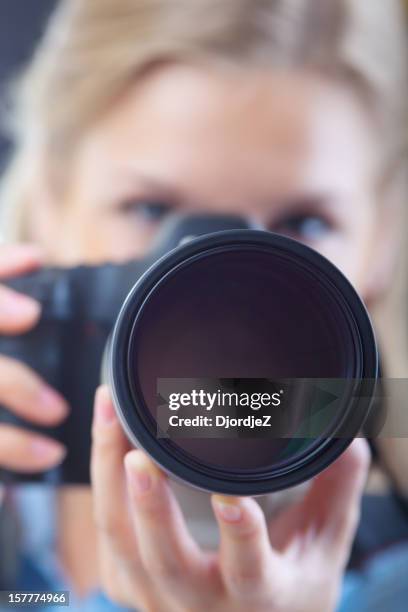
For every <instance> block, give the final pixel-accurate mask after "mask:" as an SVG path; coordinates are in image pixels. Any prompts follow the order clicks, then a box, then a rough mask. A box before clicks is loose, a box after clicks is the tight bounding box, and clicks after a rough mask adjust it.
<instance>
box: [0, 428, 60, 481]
mask: <svg viewBox="0 0 408 612" xmlns="http://www.w3.org/2000/svg"><path fill="white" fill-rule="evenodd" d="M65 454H66V450H65V448H64V446H62V444H60V443H59V442H56V441H54V440H51V439H50V438H46V437H45V436H40V435H38V434H33V433H30V432H28V431H26V430H23V429H19V428H17V427H12V426H11V425H1V426H0V466H1V467H2V468H6V469H9V470H16V471H20V472H42V471H44V470H46V469H49V468H51V467H53V466H55V465H58V464H59V463H61V461H62V460H63V459H64V457H65Z"/></svg>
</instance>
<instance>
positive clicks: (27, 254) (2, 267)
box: [0, 244, 43, 278]
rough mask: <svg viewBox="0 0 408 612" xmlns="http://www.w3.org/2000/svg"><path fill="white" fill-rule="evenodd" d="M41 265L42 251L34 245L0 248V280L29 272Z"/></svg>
mask: <svg viewBox="0 0 408 612" xmlns="http://www.w3.org/2000/svg"><path fill="white" fill-rule="evenodd" d="M42 263H43V254H42V251H41V249H40V248H39V247H38V246H36V245H34V244H18V245H16V244H5V245H2V246H1V248H0V278H10V277H11V276H19V275H20V274H25V273H28V272H31V271H33V270H35V269H36V268H38V267H39V266H41V264H42Z"/></svg>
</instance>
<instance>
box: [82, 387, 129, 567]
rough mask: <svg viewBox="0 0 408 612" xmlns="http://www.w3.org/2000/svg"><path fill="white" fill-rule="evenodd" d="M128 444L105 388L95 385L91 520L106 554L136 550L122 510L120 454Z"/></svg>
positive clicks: (122, 475) (123, 498)
mask: <svg viewBox="0 0 408 612" xmlns="http://www.w3.org/2000/svg"><path fill="white" fill-rule="evenodd" d="M128 448H129V444H128V442H127V440H126V438H125V436H124V434H123V431H122V428H121V426H120V423H119V421H118V419H117V418H116V414H115V410H114V407H113V404H112V401H111V398H110V394H109V390H108V388H107V387H106V386H102V387H99V389H98V390H97V392H96V395H95V410H94V420H93V425H92V453H91V479H92V485H93V500H94V516H95V522H96V526H97V529H98V534H99V538H100V545H101V547H103V549H104V553H106V554H111V553H112V554H113V553H114V554H125V553H126V554H132V555H133V554H135V553H136V551H135V542H134V540H133V538H132V533H133V530H132V526H131V523H130V521H129V520H128V513H127V512H126V503H127V495H126V482H125V473H124V469H123V458H124V455H125V453H126V451H127V450H128Z"/></svg>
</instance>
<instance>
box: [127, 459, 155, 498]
mask: <svg viewBox="0 0 408 612" xmlns="http://www.w3.org/2000/svg"><path fill="white" fill-rule="evenodd" d="M132 459H133V458H132ZM125 466H126V474H127V478H128V481H129V484H130V486H131V488H132V491H133V492H134V493H135V494H136V495H143V494H144V493H147V492H148V491H149V490H150V489H151V488H152V477H151V475H150V474H149V472H148V471H147V469H144V468H143V467H142V466H141V465H135V461H134V460H129V459H128V457H125Z"/></svg>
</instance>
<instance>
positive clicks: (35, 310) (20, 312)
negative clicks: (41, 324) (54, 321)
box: [0, 294, 41, 319]
mask: <svg viewBox="0 0 408 612" xmlns="http://www.w3.org/2000/svg"><path fill="white" fill-rule="evenodd" d="M0 308H1V312H2V313H3V314H4V315H6V316H10V317H16V316H17V317H30V318H33V319H35V318H38V317H39V316H40V312H41V307H40V305H39V303H38V302H36V301H35V300H33V299H32V298H30V297H28V296H25V295H20V294H10V295H7V296H6V295H4V296H3V297H2V300H1V306H0Z"/></svg>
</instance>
